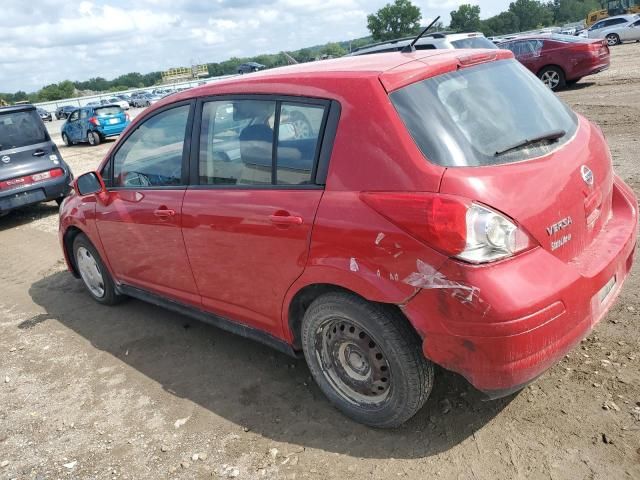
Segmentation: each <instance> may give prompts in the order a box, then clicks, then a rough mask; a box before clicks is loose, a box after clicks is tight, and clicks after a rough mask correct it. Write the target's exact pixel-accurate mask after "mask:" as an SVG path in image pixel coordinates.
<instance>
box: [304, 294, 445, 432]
mask: <svg viewBox="0 0 640 480" xmlns="http://www.w3.org/2000/svg"><path fill="white" fill-rule="evenodd" d="M302 348H303V351H304V356H305V358H306V360H307V364H308V365H309V369H310V371H311V374H312V375H313V377H314V379H315V381H316V382H317V384H318V386H319V387H320V389H321V390H322V391H323V393H324V394H325V395H326V396H327V398H328V399H329V400H330V401H331V403H333V404H334V405H335V406H336V407H337V408H338V409H339V410H340V411H342V413H344V414H345V415H347V416H348V417H350V418H352V419H353V420H355V421H357V422H360V423H364V424H366V425H369V426H373V427H380V428H393V427H397V426H399V425H401V424H403V423H404V422H405V421H407V420H408V419H409V418H411V417H412V416H413V415H415V414H416V413H417V412H418V410H420V408H422V406H423V405H424V403H425V402H426V400H427V398H428V397H429V394H430V393H431V388H432V386H433V364H432V363H431V362H430V361H429V360H427V359H426V358H425V357H424V355H423V354H422V349H421V344H420V339H419V338H418V337H417V335H416V334H415V332H414V331H413V330H412V329H411V327H410V326H409V325H408V323H407V321H406V320H405V319H404V318H402V316H401V315H400V314H399V313H398V312H396V311H395V310H392V309H391V308H387V307H385V306H382V305H378V304H374V303H370V302H367V301H366V300H364V299H362V298H360V297H357V296H355V295H350V294H346V293H329V294H325V295H322V296H321V297H319V298H317V299H316V300H315V301H314V302H313V303H312V304H311V305H310V306H309V308H308V310H307V311H306V313H305V315H304V319H303V321H302Z"/></svg>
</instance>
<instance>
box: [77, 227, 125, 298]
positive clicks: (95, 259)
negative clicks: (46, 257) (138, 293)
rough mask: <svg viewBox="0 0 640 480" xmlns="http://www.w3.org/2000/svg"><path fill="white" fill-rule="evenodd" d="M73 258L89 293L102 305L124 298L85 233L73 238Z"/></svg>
mask: <svg viewBox="0 0 640 480" xmlns="http://www.w3.org/2000/svg"><path fill="white" fill-rule="evenodd" d="M73 258H74V261H75V266H76V269H77V270H78V273H79V274H80V278H82V282H83V283H84V286H85V288H86V289H87V291H88V292H89V295H91V297H92V298H93V299H94V300H95V301H96V302H98V303H102V304H103V305H115V304H116V303H119V302H120V301H122V299H123V298H124V297H123V296H122V295H118V294H117V293H116V290H115V285H114V283H113V279H112V278H111V275H110V274H109V271H108V270H107V268H106V267H105V266H104V263H103V262H102V259H101V258H100V255H99V254H98V252H97V250H96V249H95V248H94V246H93V245H92V244H91V242H90V241H89V239H88V238H87V236H86V235H84V234H82V233H80V234H78V236H76V238H75V239H74V240H73Z"/></svg>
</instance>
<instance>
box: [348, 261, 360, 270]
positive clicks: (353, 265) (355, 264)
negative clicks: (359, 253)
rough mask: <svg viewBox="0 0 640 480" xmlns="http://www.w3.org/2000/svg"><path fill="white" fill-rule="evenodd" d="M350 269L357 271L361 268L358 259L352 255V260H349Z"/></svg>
mask: <svg viewBox="0 0 640 480" xmlns="http://www.w3.org/2000/svg"><path fill="white" fill-rule="evenodd" d="M349 270H351V271H352V272H357V271H358V270H360V267H359V266H358V261H357V260H356V259H355V258H354V257H351V260H349Z"/></svg>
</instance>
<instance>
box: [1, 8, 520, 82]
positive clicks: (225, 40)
mask: <svg viewBox="0 0 640 480" xmlns="http://www.w3.org/2000/svg"><path fill="white" fill-rule="evenodd" d="M389 1H391V0H135V1H132V0H82V1H80V2H79V3H73V2H66V1H64V0H36V1H31V2H29V1H25V0H2V3H3V5H2V11H3V13H2V15H0V45H2V55H1V56H2V60H1V62H2V68H0V91H4V92H13V91H16V90H18V89H20V90H26V91H33V90H37V89H39V88H41V87H42V86H44V85H46V84H49V83H53V82H59V81H61V80H65V79H70V80H86V79H88V78H91V77H97V76H101V77H106V78H114V77H116V76H118V75H120V74H123V73H127V72H132V71H137V72H141V73H146V72H150V71H157V70H165V69H167V68H169V67H175V66H187V65H189V64H190V63H191V62H194V61H195V62H202V63H206V62H216V61H222V60H226V59H227V58H229V57H231V56H234V55H235V56H253V55H258V54H261V53H275V52H279V51H282V50H296V49H299V48H303V47H310V46H313V45H318V44H323V43H326V42H328V41H339V40H349V39H351V38H355V37H358V36H365V35H367V34H368V32H367V28H366V16H367V14H369V13H373V12H375V11H376V10H377V9H379V8H380V7H382V6H383V5H384V4H385V3H387V2H389ZM413 1H414V3H415V4H416V5H418V6H419V7H420V8H421V11H422V14H423V17H424V20H423V23H425V22H426V21H427V19H429V18H434V17H435V16H436V15H442V16H443V20H444V22H445V23H448V21H449V12H450V11H451V10H453V9H455V8H456V7H457V5H459V4H460V3H465V2H466V1H467V0H440V1H436V0H413ZM472 3H474V2H472ZM507 5H508V0H483V1H482V2H481V10H482V14H483V15H482V16H487V15H493V14H495V13H498V12H500V11H501V10H503V9H505V8H506V7H507Z"/></svg>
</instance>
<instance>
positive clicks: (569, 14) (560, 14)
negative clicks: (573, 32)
mask: <svg viewBox="0 0 640 480" xmlns="http://www.w3.org/2000/svg"><path fill="white" fill-rule="evenodd" d="M552 8H553V20H554V22H555V23H559V24H562V23H567V22H576V21H579V20H582V19H584V18H586V16H587V14H588V13H589V12H590V11H592V10H600V8H601V7H600V3H599V2H598V0H555V1H554V2H553V7H552Z"/></svg>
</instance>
